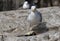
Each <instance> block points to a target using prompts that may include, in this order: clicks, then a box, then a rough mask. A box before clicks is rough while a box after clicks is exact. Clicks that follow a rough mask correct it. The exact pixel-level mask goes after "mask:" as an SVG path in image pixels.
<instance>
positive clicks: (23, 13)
mask: <svg viewBox="0 0 60 41" xmlns="http://www.w3.org/2000/svg"><path fill="white" fill-rule="evenodd" d="M37 10H38V11H39V12H40V13H41V14H42V22H41V24H38V25H36V26H32V30H33V31H34V32H35V33H36V34H37V35H34V36H24V34H25V33H27V32H29V31H30V27H29V23H28V22H27V20H26V19H27V16H28V11H29V10H14V11H4V12H0V35H3V39H2V40H4V41H59V40H60V8H59V7H48V8H41V9H37ZM17 35H23V36H20V37H17Z"/></svg>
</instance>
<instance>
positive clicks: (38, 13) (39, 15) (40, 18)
mask: <svg viewBox="0 0 60 41" xmlns="http://www.w3.org/2000/svg"><path fill="white" fill-rule="evenodd" d="M38 14H39V16H40V22H42V14H41V13H40V12H38Z"/></svg>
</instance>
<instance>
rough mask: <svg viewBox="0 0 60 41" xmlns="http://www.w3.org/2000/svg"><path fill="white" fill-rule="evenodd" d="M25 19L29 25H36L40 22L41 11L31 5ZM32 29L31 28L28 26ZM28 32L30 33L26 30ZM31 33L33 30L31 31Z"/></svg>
mask: <svg viewBox="0 0 60 41" xmlns="http://www.w3.org/2000/svg"><path fill="white" fill-rule="evenodd" d="M27 21H28V22H29V24H30V26H29V27H31V26H34V25H38V24H40V23H41V22H42V15H41V13H40V12H39V11H38V10H37V9H36V6H31V12H30V13H29V15H28V17H27ZM30 29H31V30H32V28H30ZM28 33H31V31H30V32H28ZM32 33H33V32H32Z"/></svg>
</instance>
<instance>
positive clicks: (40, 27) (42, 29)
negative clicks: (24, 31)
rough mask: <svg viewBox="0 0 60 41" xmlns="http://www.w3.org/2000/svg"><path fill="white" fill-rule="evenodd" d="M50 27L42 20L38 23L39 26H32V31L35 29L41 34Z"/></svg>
mask: <svg viewBox="0 0 60 41" xmlns="http://www.w3.org/2000/svg"><path fill="white" fill-rule="evenodd" d="M48 30H49V29H48V28H47V27H46V22H42V23H41V24H38V25H37V26H35V27H33V28H32V31H34V32H35V33H36V34H41V33H45V32H47V31H48Z"/></svg>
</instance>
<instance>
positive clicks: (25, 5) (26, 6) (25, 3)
mask: <svg viewBox="0 0 60 41" xmlns="http://www.w3.org/2000/svg"><path fill="white" fill-rule="evenodd" d="M23 9H29V3H28V1H25V2H24V4H23Z"/></svg>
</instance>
